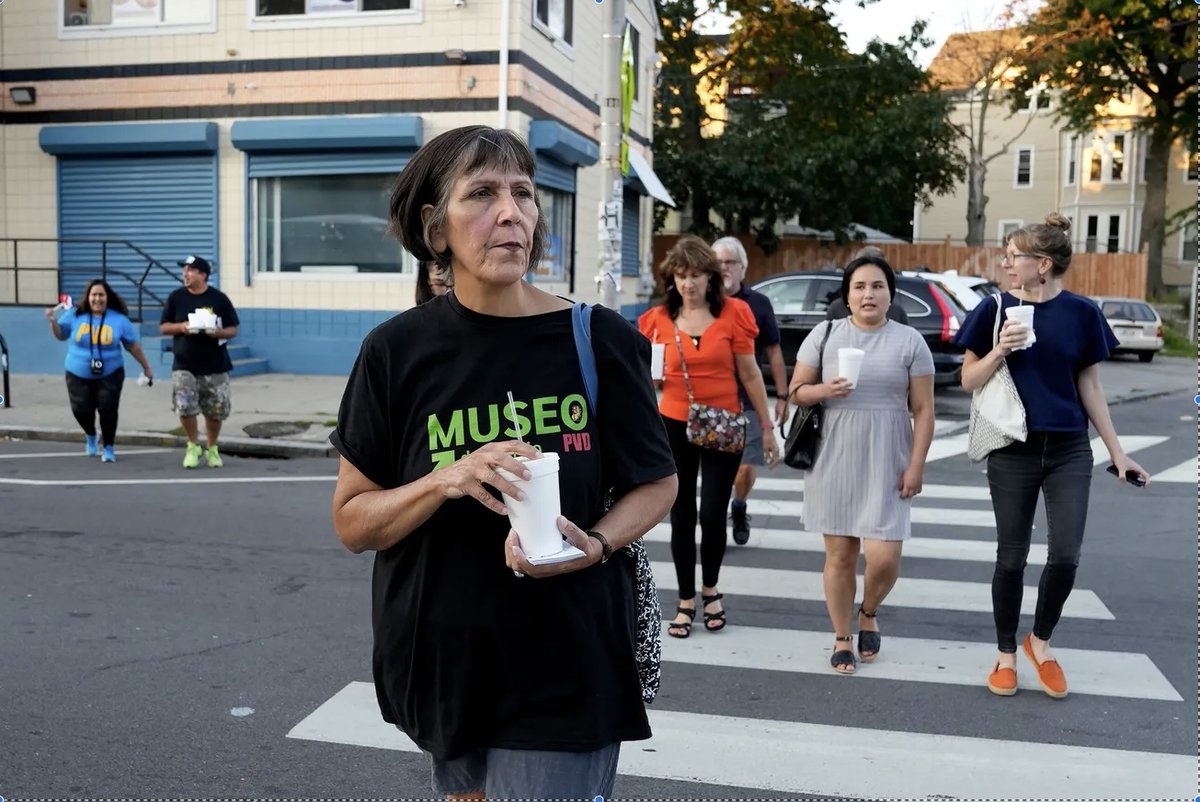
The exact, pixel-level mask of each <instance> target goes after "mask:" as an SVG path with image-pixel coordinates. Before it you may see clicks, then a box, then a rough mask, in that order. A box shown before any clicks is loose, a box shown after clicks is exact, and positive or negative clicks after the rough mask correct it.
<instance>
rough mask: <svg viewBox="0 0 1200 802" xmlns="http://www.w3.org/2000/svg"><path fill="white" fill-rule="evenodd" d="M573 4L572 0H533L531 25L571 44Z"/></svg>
mask: <svg viewBox="0 0 1200 802" xmlns="http://www.w3.org/2000/svg"><path fill="white" fill-rule="evenodd" d="M574 5H575V3H574V0H534V3H533V20H534V22H533V26H534V27H535V28H538V29H539V30H541V31H542V32H543V33H546V34H548V35H549V36H552V37H554V38H555V39H558V40H559V41H561V42H563V43H564V44H568V45H569V44H571V42H572V41H573V34H572V27H573V25H574V16H575V9H574Z"/></svg>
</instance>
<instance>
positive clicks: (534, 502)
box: [496, 453, 563, 558]
mask: <svg viewBox="0 0 1200 802" xmlns="http://www.w3.org/2000/svg"><path fill="white" fill-rule="evenodd" d="M517 461H518V462H521V463H524V465H525V467H526V469H528V471H529V473H530V474H532V476H531V477H530V478H529V479H522V478H520V477H519V476H513V475H512V474H511V473H509V472H508V471H506V470H504V469H503V468H497V469H496V472H497V473H499V474H500V475H501V476H502V477H504V478H505V479H507V480H508V481H510V482H512V483H513V484H514V485H516V486H517V488H518V489H519V490H520V491H521V492H522V493H524V494H525V499H524V500H523V501H518V500H517V499H515V498H513V497H512V496H510V495H508V494H507V493H505V492H504V491H500V495H501V497H502V498H503V499H504V506H506V507H508V522H509V523H510V524H512V528H513V529H514V530H516V533H517V539H518V540H520V541H521V550H522V551H524V552H525V556H526V557H528V558H535V557H548V556H550V555H551V554H558V553H559V552H560V551H562V549H563V536H562V533H561V532H559V531H558V516H559V514H560V512H561V507H560V505H559V495H558V454H554V453H546V454H542V456H541V457H540V458H538V459H526V458H525V457H517Z"/></svg>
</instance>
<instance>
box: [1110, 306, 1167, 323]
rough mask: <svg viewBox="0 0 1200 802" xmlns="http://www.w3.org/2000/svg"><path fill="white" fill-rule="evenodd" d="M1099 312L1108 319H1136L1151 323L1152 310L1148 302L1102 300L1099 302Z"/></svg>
mask: <svg viewBox="0 0 1200 802" xmlns="http://www.w3.org/2000/svg"><path fill="white" fill-rule="evenodd" d="M1100 312H1101V313H1102V314H1103V315H1104V316H1105V317H1106V318H1108V319H1109V320H1138V321H1143V322H1146V323H1153V322H1154V320H1155V317H1154V310H1153V309H1151V308H1150V304H1143V303H1136V302H1134V301H1104V302H1103V303H1101V304H1100Z"/></svg>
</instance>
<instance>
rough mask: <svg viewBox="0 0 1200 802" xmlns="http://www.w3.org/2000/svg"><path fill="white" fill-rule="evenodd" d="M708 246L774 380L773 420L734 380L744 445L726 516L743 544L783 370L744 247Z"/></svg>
mask: <svg viewBox="0 0 1200 802" xmlns="http://www.w3.org/2000/svg"><path fill="white" fill-rule="evenodd" d="M712 247H713V252H715V253H716V255H717V262H718V263H719V264H720V266H721V275H722V276H723V277H724V279H725V294H726V295H728V296H729V297H731V298H738V299H739V300H742V301H745V302H746V303H747V304H748V305H749V306H750V311H751V312H753V313H754V322H755V323H757V324H758V336H757V337H755V338H754V358H755V361H756V362H758V364H760V365H761V364H762V363H763V357H764V356H765V357H766V359H767V362H768V364H770V366H771V376H772V377H773V378H774V380H775V394H776V400H775V420H773V421H771V420H765V421H760V420H759V419H758V415H756V414H755V413H754V407H753V406H752V405H751V403H750V397H749V396H748V395H746V389H745V388H744V387H742V385H741V382H738V397H739V398H740V399H741V402H742V414H743V415H745V416H746V421H747V425H746V448H745V450H744V451H743V452H742V466H741V468H739V469H738V473H737V478H736V479H735V480H734V482H733V503H732V504H730V508H729V515H730V518H731V519H732V522H733V542H734V543H736V544H738V545H739V546H744V545H746V543H747V542H749V540H750V516H749V514H747V512H746V499H747V498H749V496H750V491H751V490H752V489H753V488H754V481H755V479H757V478H758V467H759V466H760V465H764V464H766V460H765V459H764V456H763V435H764V431H767V432H771V435H770V436H771V437H774V436H775V434H774V431H773V430H774V428H775V426H776V424H780V425H782V423H783V419H784V416H786V415H787V397H786V393H787V386H788V385H787V373H786V371H785V370H784V367H783V349H782V348H780V345H779V324H778V323H777V322H776V321H775V309H774V308H773V307H772V306H771V299H770V298H768V297H767V296H765V295H763V294H762V293H761V292H758V291H757V290H752V289H750V288H749V287H747V286H746V285H745V283H744V281H745V278H746V268H747V267H748V260H747V258H746V249H745V248H744V247H743V246H742V243H741V242H740V241H739V240H738V239H737V238H736V237H722V238H721V239H719V240H717V241H716V242H714V243H713V246H712ZM781 393H782V394H783V395H781Z"/></svg>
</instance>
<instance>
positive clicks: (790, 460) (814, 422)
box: [783, 320, 834, 471]
mask: <svg viewBox="0 0 1200 802" xmlns="http://www.w3.org/2000/svg"><path fill="white" fill-rule="evenodd" d="M833 323H834V322H833V321H832V320H831V321H829V323H828V325H827V326H826V327H825V336H824V337H822V338H821V348H820V350H818V351H817V378H818V379H820V378H821V365H822V363H823V362H824V361H825V343H827V342H829V333H830V332H831V331H833ZM824 414H825V410H824V409H823V408H822V407H821V405H820V404H819V403H817V404H813V405H812V406H807V407H805V406H798V407H796V411H795V412H793V413H792V419H791V421H789V422H788V432H787V439H786V440H784V443H783V461H784V464H786V465H787V466H788V467H789V468H796V469H798V470H802V471H807V470H808V469H809V468H811V467H812V466H813V463H814V462H816V461H817V445H818V444H819V443H820V442H821V418H822V417H823V416H824Z"/></svg>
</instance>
